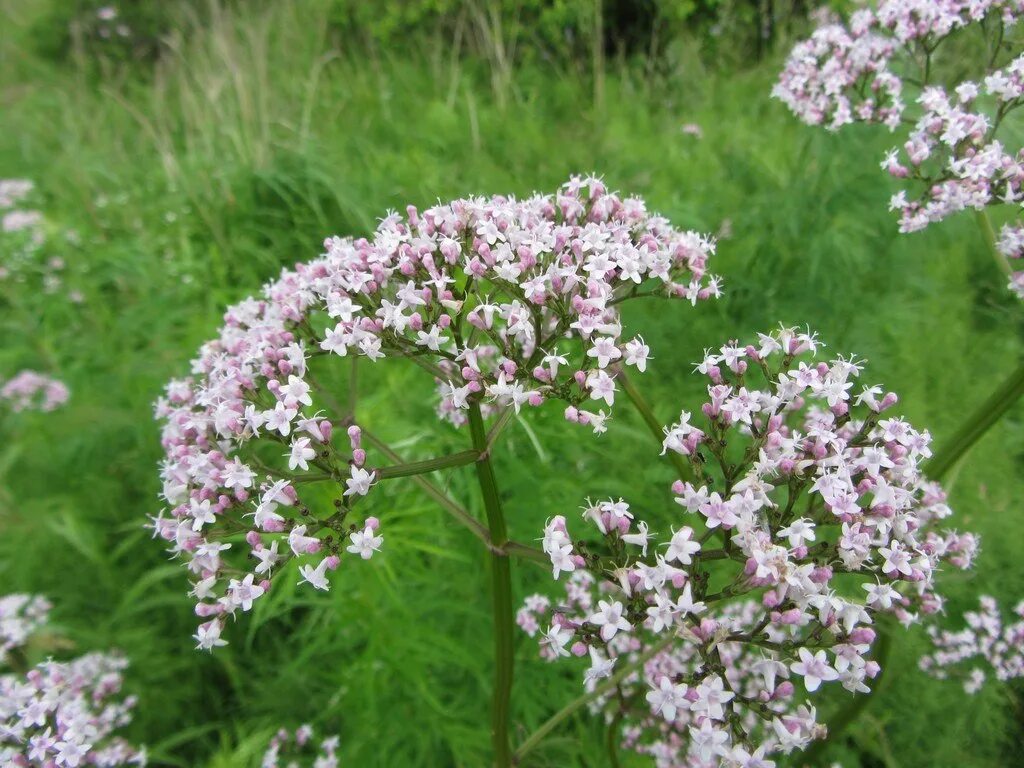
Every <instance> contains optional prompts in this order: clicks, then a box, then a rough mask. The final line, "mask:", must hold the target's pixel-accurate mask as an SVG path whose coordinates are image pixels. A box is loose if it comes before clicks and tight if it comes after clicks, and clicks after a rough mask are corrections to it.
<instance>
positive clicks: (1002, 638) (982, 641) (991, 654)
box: [921, 595, 1024, 694]
mask: <svg viewBox="0 0 1024 768" xmlns="http://www.w3.org/2000/svg"><path fill="white" fill-rule="evenodd" d="M980 602H981V605H980V608H979V610H977V611H968V612H967V613H965V614H964V621H965V622H966V626H965V627H964V628H963V629H962V630H960V631H958V632H953V631H950V630H944V629H939V628H938V627H935V626H929V627H928V634H929V636H930V637H931V639H932V642H933V643H934V645H935V650H934V651H933V652H932V653H930V654H928V655H927V656H925V657H923V658H922V659H921V669H923V670H925V671H926V672H928V673H930V674H932V675H934V676H935V677H937V678H940V679H946V678H948V677H951V676H953V675H961V676H963V677H964V680H963V686H964V690H965V691H966V692H967V693H969V694H974V693H977V692H978V691H979V690H980V689H981V686H982V685H983V684H984V683H985V678H986V674H985V670H984V669H983V667H984V666H987V667H989V668H991V670H992V672H994V673H995V677H996V679H997V680H1002V681H1006V680H1014V679H1017V678H1021V677H1024V601H1021V602H1019V603H1017V605H1016V606H1015V607H1014V609H1013V614H1014V616H1015V617H1016V620H1014V621H1004V620H1003V616H1002V614H1001V612H1000V610H999V604H998V603H997V602H996V600H995V599H994V598H992V597H989V596H987V595H986V596H983V597H982V598H981V601H980ZM967 666H970V669H969V670H968V671H967V672H966V675H963V672H964V668H965V667H967Z"/></svg>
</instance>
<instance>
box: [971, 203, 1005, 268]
mask: <svg viewBox="0 0 1024 768" xmlns="http://www.w3.org/2000/svg"><path fill="white" fill-rule="evenodd" d="M975 219H976V220H977V222H978V228H979V229H980V230H981V236H982V237H983V238H985V245H986V246H988V250H989V252H990V253H991V254H992V257H993V258H994V259H995V260H996V266H998V267H999V271H1000V272H1002V273H1003V274H1004V275H1006V276H1007V277H1009V276H1010V275H1011V274H1013V268H1012V267H1010V262H1009V261H1007V260H1006V256H1004V255H1003V254H1002V253H1000V252H999V249H998V248H996V231H995V229H993V228H992V219H990V218H989V216H988V211H987V210H985V209H984V208H982V209H981V210H980V211H978V212H977V213H976V215H975Z"/></svg>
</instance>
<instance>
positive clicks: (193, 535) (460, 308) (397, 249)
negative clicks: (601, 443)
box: [154, 178, 719, 648]
mask: <svg viewBox="0 0 1024 768" xmlns="http://www.w3.org/2000/svg"><path fill="white" fill-rule="evenodd" d="M325 248H326V252H325V253H323V254H322V255H321V257H320V258H319V259H317V260H315V261H312V262H310V263H306V264H300V265H297V266H296V267H295V269H294V270H286V271H284V272H283V273H282V275H281V276H280V278H279V279H278V280H276V281H274V282H273V283H271V284H269V285H268V286H266V288H265V289H264V292H263V295H262V297H260V298H250V299H246V300H245V301H243V302H241V303H240V304H238V305H236V306H234V307H232V308H230V309H229V310H228V312H227V313H226V315H225V324H224V327H223V328H222V329H221V332H220V336H219V338H217V339H215V340H213V341H211V342H209V343H208V344H206V345H205V346H204V347H203V348H202V349H201V351H200V354H199V357H198V358H197V359H196V360H195V361H194V362H193V366H192V370H193V376H192V377H191V378H189V379H184V380H180V381H174V382H171V383H170V384H169V386H168V387H167V391H166V396H165V397H164V398H163V399H161V401H160V402H159V403H158V404H157V408H156V413H157V416H158V418H160V419H161V420H162V421H163V422H164V428H163V446H164V449H165V452H166V461H165V462H164V464H163V469H162V475H163V480H164V489H163V495H164V498H165V499H166V501H167V502H168V504H169V505H170V506H171V513H170V515H171V516H170V517H169V518H159V519H157V520H155V522H154V529H155V532H156V533H157V534H158V535H160V536H161V537H162V538H164V539H165V540H167V541H169V542H171V544H172V551H174V552H175V553H179V554H182V555H184V556H185V557H186V559H187V561H188V567H189V570H190V571H191V573H192V574H193V576H194V578H195V580H196V581H195V586H194V590H193V595H194V596H195V597H196V598H197V606H196V611H197V613H198V614H199V616H201V617H202V618H204V619H206V621H205V622H204V623H203V625H202V626H201V627H200V629H199V632H198V634H197V636H196V639H197V641H198V644H199V646H200V647H202V648H212V647H213V646H215V645H220V644H223V643H224V642H225V641H224V640H223V639H222V637H221V632H222V630H223V627H224V623H225V620H226V618H227V617H228V616H231V615H233V614H235V613H236V612H237V611H239V610H241V611H243V612H244V611H248V610H249V609H250V608H251V607H252V605H253V602H254V601H255V600H257V599H259V598H260V597H261V596H262V595H264V594H265V593H266V590H267V589H268V588H269V587H270V578H271V573H272V572H274V571H279V570H280V566H281V565H282V564H283V561H284V560H286V559H288V558H290V557H297V558H301V559H302V561H303V565H302V566H301V574H302V581H303V582H308V583H309V584H311V585H312V586H314V587H316V588H318V589H328V588H329V583H328V579H327V571H328V570H333V569H334V568H337V567H338V565H339V563H340V555H341V549H347V550H348V551H349V552H353V553H357V554H359V555H360V556H362V557H364V558H368V557H370V556H371V555H372V554H373V552H375V551H376V550H377V549H378V548H379V547H380V544H381V540H382V537H381V536H380V535H379V534H378V533H377V530H378V527H377V520H376V519H375V518H368V519H366V520H365V521H364V522H361V523H358V524H357V523H352V522H350V513H351V510H352V507H353V504H354V502H355V501H357V500H358V499H360V498H362V497H363V496H365V495H367V493H368V492H369V491H370V489H371V487H372V486H373V485H374V484H375V483H377V482H378V481H379V480H381V479H384V478H385V476H386V473H385V472H383V471H382V470H381V469H375V468H373V467H369V466H367V464H366V452H365V451H364V450H363V448H362V446H361V432H360V429H359V428H358V427H355V426H352V427H350V428H349V429H348V437H349V440H350V450H349V451H345V452H344V453H343V452H342V451H341V450H339V449H338V447H337V446H336V444H335V440H334V435H335V431H336V430H335V427H338V426H341V425H343V424H348V423H350V419H351V417H352V415H351V414H347V413H342V412H337V411H339V410H340V406H338V405H337V403H336V402H333V401H332V399H331V398H330V395H329V394H328V393H326V392H325V391H324V388H323V387H322V386H320V384H319V383H318V381H319V379H318V378H317V377H318V376H319V375H321V372H323V371H324V368H323V366H329V365H331V364H332V362H331V358H333V357H357V356H358V357H362V358H365V359H367V360H369V361H371V362H373V361H377V360H379V359H381V358H385V357H405V358H408V359H410V360H411V361H413V362H415V363H417V364H418V365H420V366H421V367H423V368H425V369H426V370H427V371H429V372H430V373H431V375H433V376H434V377H435V380H436V381H437V382H438V385H439V387H440V389H441V393H442V397H441V403H440V406H439V410H440V412H441V414H442V415H443V416H445V417H446V418H448V419H449V420H451V421H453V422H454V423H456V424H458V423H461V422H463V421H464V420H465V415H464V414H465V412H466V411H467V409H468V408H469V407H470V403H471V402H472V403H474V404H477V403H479V402H480V401H481V400H486V401H487V402H489V403H491V404H492V406H493V407H497V408H513V409H515V411H516V412H518V411H519V410H520V408H522V407H523V406H526V405H529V406H531V407H535V406H539V405H541V404H542V403H543V402H544V401H545V400H549V399H559V400H562V401H564V402H567V403H569V411H567V414H568V415H569V417H570V418H571V420H572V421H574V422H577V423H580V424H585V425H589V426H590V427H591V428H593V429H594V430H595V431H601V430H603V429H604V422H605V419H606V418H607V413H606V411H605V410H604V408H600V409H598V410H593V409H591V410H587V409H586V408H584V407H583V406H585V405H587V404H589V403H596V404H597V405H600V406H608V407H610V406H611V405H612V404H613V402H614V399H615V394H616V391H617V386H616V383H615V380H614V378H613V376H612V375H611V372H610V371H611V370H612V368H613V367H614V366H616V365H619V364H622V363H625V364H628V365H632V366H635V367H636V368H637V369H638V370H640V371H643V370H645V369H646V366H647V361H648V356H649V349H648V347H647V345H646V344H645V343H644V342H643V339H641V338H633V339H624V338H623V337H622V333H623V331H622V325H621V322H620V319H619V310H618V305H619V304H620V303H621V302H623V301H625V300H627V299H631V298H635V297H639V296H655V295H656V296H661V297H666V298H671V297H678V298H684V299H687V300H689V301H690V302H692V303H696V302H697V301H698V300H701V299H706V298H709V297H712V296H716V295H717V294H718V290H719V288H718V281H717V280H716V279H715V278H713V277H711V276H710V275H708V274H707V271H706V270H707V262H708V259H709V257H710V256H711V254H712V252H713V248H714V246H713V243H712V241H711V240H710V239H708V238H706V237H703V236H700V235H698V234H696V233H693V232H680V231H678V230H675V229H673V228H672V227H671V226H670V225H669V223H668V222H667V221H666V220H665V219H664V218H661V217H659V216H656V215H652V214H650V213H648V212H647V210H646V207H645V205H644V203H643V201H642V200H640V199H638V198H620V197H619V196H617V195H615V194H611V193H609V192H608V191H607V190H606V189H605V187H604V185H603V184H602V183H601V182H600V181H599V180H597V179H594V178H588V179H580V178H573V179H571V180H570V181H569V182H568V183H567V184H565V185H563V186H562V187H561V188H560V189H559V190H558V191H557V192H556V193H555V194H553V195H535V196H533V197H529V198H527V199H525V200H517V199H514V198H511V197H494V198H491V199H483V198H473V199H465V200H456V201H454V202H451V203H446V204H439V205H436V206H434V207H431V208H429V209H427V210H425V211H423V212H422V213H420V212H419V211H417V210H416V209H415V208H413V207H411V206H410V207H409V208H408V209H407V216H406V217H404V218H403V217H400V216H398V215H397V214H391V215H389V216H387V217H386V218H385V219H384V220H383V221H382V222H381V224H380V226H379V227H378V229H377V231H376V233H375V234H374V237H373V239H372V240H367V239H356V240H352V239H342V238H337V237H333V238H330V239H328V240H327V241H326V242H325ZM326 375H330V373H329V371H328V372H327V374H326ZM324 409H331V410H333V411H335V412H334V413H331V414H330V416H325V412H326V411H325V410H324ZM304 483H332V484H333V487H334V488H336V489H337V491H338V493H336V501H335V505H334V508H333V509H328V510H317V509H311V508H310V507H309V506H307V504H306V503H305V502H304V500H303V498H302V496H301V494H300V492H299V487H300V486H301V485H302V484H304ZM342 489H343V490H342ZM238 534H244V542H245V543H244V545H243V544H239V543H238V542H237V536H238ZM229 538H231V539H232V541H233V542H234V543H230V542H228V541H227V539H229ZM346 541H350V542H351V543H350V545H349V546H347V547H346V546H345V543H346ZM243 550H244V551H243ZM229 561H230V562H229ZM253 566H254V567H253Z"/></svg>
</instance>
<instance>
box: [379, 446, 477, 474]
mask: <svg viewBox="0 0 1024 768" xmlns="http://www.w3.org/2000/svg"><path fill="white" fill-rule="evenodd" d="M479 457H480V452H479V451H477V450H472V451H460V452H459V453H453V454H452V455H451V456H440V457H438V458H436V459H425V460H423V461H410V462H409V463H408V464H395V465H394V466H390V467H380V468H379V469H375V470H374V471H375V472H376V473H377V477H379V478H380V479H381V480H387V479H389V478H392V477H412V476H413V475H425V474H427V473H428V472H434V471H436V470H438V469H447V468H448V467H464V466H466V465H467V464H473V463H475V462H476V460H477V459H478V458H479Z"/></svg>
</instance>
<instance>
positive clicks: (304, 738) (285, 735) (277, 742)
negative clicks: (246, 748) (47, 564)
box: [260, 725, 339, 768]
mask: <svg viewBox="0 0 1024 768" xmlns="http://www.w3.org/2000/svg"><path fill="white" fill-rule="evenodd" d="M338 743H339V739H338V737H337V736H328V737H327V738H325V739H320V740H317V739H314V738H313V727H312V726H310V725H301V726H299V727H298V728H296V729H295V732H294V733H292V732H290V731H288V729H286V728H282V729H281V730H279V731H278V732H277V733H276V734H274V737H273V738H272V739H271V740H270V744H269V745H268V746H267V751H266V752H265V753H264V754H263V761H262V762H261V763H260V768H300V766H302V768H338V757H337V751H338Z"/></svg>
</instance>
